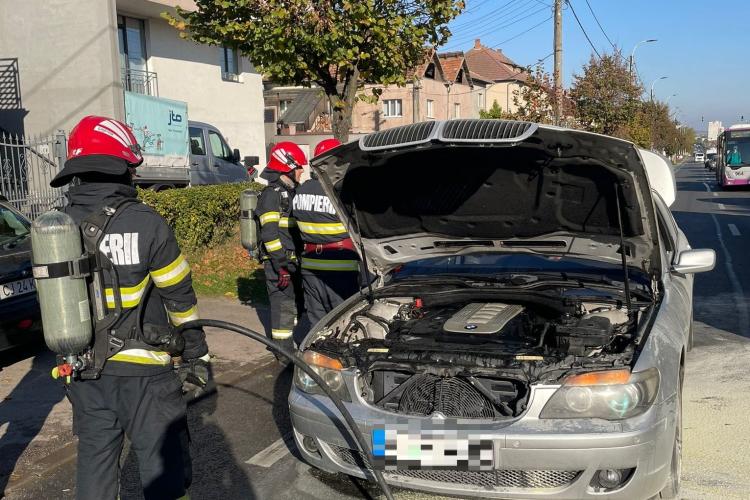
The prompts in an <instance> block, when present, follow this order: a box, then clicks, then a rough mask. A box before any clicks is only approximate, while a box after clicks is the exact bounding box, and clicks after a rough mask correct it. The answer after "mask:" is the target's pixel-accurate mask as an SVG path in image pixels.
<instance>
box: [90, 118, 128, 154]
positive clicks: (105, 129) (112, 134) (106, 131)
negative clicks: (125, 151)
mask: <svg viewBox="0 0 750 500" xmlns="http://www.w3.org/2000/svg"><path fill="white" fill-rule="evenodd" d="M94 130H96V131H97V132H101V133H102V134H107V135H108V136H110V137H111V138H112V139H114V140H116V141H117V142H119V143H120V144H122V146H123V147H125V148H130V144H128V143H127V142H125V141H123V140H122V137H120V136H119V135H118V134H116V133H115V132H114V131H113V130H112V129H110V128H108V127H105V126H104V125H103V124H102V123H100V124H99V125H97V126H96V127H94Z"/></svg>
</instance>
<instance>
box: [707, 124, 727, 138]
mask: <svg viewBox="0 0 750 500" xmlns="http://www.w3.org/2000/svg"><path fill="white" fill-rule="evenodd" d="M722 130H724V127H722V126H721V122H720V121H714V122H708V140H709V141H715V140H716V139H718V138H719V134H720V133H721V132H722Z"/></svg>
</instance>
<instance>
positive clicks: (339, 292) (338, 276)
mask: <svg viewBox="0 0 750 500" xmlns="http://www.w3.org/2000/svg"><path fill="white" fill-rule="evenodd" d="M359 279H360V275H359V272H358V271H311V270H309V269H305V268H303V269H302V283H303V288H304V291H305V309H306V310H307V318H308V320H309V321H310V326H314V325H315V324H316V323H317V322H318V321H320V319H321V318H322V317H323V316H325V315H326V314H328V313H329V312H330V311H331V310H332V309H333V308H334V307H336V306H337V305H339V304H341V303H342V302H343V301H345V300H346V299H348V298H349V297H351V296H352V295H354V294H355V293H357V291H359Z"/></svg>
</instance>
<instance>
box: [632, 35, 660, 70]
mask: <svg viewBox="0 0 750 500" xmlns="http://www.w3.org/2000/svg"><path fill="white" fill-rule="evenodd" d="M656 41H658V40H656V38H649V39H648V40H641V41H640V42H638V43H636V44H635V47H633V52H631V53H630V75H631V76H632V75H633V63H634V62H635V49H637V48H638V46H639V45H642V44H644V43H651V42H656Z"/></svg>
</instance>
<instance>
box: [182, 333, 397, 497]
mask: <svg viewBox="0 0 750 500" xmlns="http://www.w3.org/2000/svg"><path fill="white" fill-rule="evenodd" d="M202 327H213V328H221V329H223V330H229V331H231V332H235V333H239V334H240V335H244V336H245V337H248V338H251V339H253V340H255V341H257V342H260V343H261V344H264V345H265V346H266V347H268V348H269V349H271V350H272V351H273V352H275V353H279V354H281V355H282V356H284V357H285V358H287V359H289V360H290V361H291V362H292V363H294V366H296V367H297V368H299V369H300V370H302V371H303V372H305V373H306V374H307V375H308V376H309V377H310V378H311V379H313V381H314V382H315V383H316V384H318V386H319V387H320V388H321V389H322V390H323V392H324V393H325V395H326V396H328V397H329V398H331V401H332V402H333V404H334V406H336V409H338V411H339V412H340V413H341V415H342V416H343V417H344V420H345V421H346V426H347V428H348V430H349V432H350V433H351V435H352V436H353V437H354V439H355V441H356V442H357V446H358V447H359V449H360V452H361V453H362V454H363V456H366V457H370V461H369V462H370V463H371V464H372V463H373V460H372V452H371V451H370V447H369V446H368V445H367V440H366V439H365V436H364V434H362V431H361V430H360V429H359V427H358V426H357V423H356V422H355V421H354V418H353V417H352V416H351V414H350V413H349V410H347V409H346V406H344V403H343V401H341V399H340V398H339V397H338V396H336V394H334V393H333V391H332V390H331V389H330V387H328V384H327V383H326V382H325V381H324V380H323V379H322V378H321V377H320V375H318V374H317V372H315V370H313V369H312V368H310V366H309V365H308V364H307V363H305V361H303V360H302V358H301V357H300V356H299V355H298V354H297V352H296V351H295V352H292V351H290V350H288V349H286V348H285V347H282V346H280V345H278V344H277V343H276V342H274V341H273V340H271V339H269V338H268V337H266V336H265V335H262V334H260V333H257V332H254V331H252V330H250V329H248V328H245V327H243V326H239V325H235V324H234V323H229V322H227V321H221V320H217V319H198V320H195V321H189V322H187V323H183V324H182V325H180V326H179V327H178V328H177V332H176V333H177V334H180V333H182V332H183V331H184V330H188V329H190V328H202ZM370 471H371V472H372V474H373V476H375V481H376V482H377V483H378V486H379V487H380V489H381V490H382V492H383V494H384V495H385V497H386V498H387V499H388V500H393V494H392V493H391V489H390V487H389V486H388V484H387V483H386V482H385V479H384V478H383V473H382V472H381V471H380V470H378V469H376V468H375V467H371V468H370Z"/></svg>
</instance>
